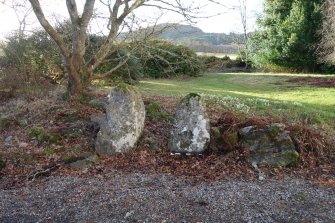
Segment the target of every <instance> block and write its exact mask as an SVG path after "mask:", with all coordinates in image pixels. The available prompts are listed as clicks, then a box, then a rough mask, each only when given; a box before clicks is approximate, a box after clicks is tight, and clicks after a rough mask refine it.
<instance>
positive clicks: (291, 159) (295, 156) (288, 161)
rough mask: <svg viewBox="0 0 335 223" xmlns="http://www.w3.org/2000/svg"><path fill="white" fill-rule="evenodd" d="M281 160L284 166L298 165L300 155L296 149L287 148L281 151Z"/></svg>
mask: <svg viewBox="0 0 335 223" xmlns="http://www.w3.org/2000/svg"><path fill="white" fill-rule="evenodd" d="M282 156H283V162H284V164H285V166H291V167H294V166H298V165H299V161H300V155H299V153H298V152H297V151H292V150H288V151H285V152H283V153H282Z"/></svg>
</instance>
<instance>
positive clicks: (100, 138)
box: [95, 85, 145, 154]
mask: <svg viewBox="0 0 335 223" xmlns="http://www.w3.org/2000/svg"><path fill="white" fill-rule="evenodd" d="M144 120H145V107H144V103H143V100H142V98H141V95H140V93H139V92H138V91H137V90H136V89H134V88H133V87H131V86H129V87H128V86H124V85H122V86H118V87H115V88H114V89H113V90H112V91H111V92H110V93H109V95H108V102H107V105H106V116H105V119H104V121H103V123H102V124H101V126H100V131H99V133H98V135H97V140H96V146H95V148H96V151H97V153H99V154H113V153H123V152H128V151H130V150H132V149H133V147H134V146H135V144H136V143H137V141H138V139H139V137H140V136H141V134H142V131H143V128H144Z"/></svg>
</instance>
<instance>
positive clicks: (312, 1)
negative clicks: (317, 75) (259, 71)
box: [250, 0, 322, 71]
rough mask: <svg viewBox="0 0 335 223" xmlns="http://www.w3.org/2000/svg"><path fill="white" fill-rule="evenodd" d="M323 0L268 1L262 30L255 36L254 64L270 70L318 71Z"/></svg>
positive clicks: (252, 42) (253, 42)
mask: <svg viewBox="0 0 335 223" xmlns="http://www.w3.org/2000/svg"><path fill="white" fill-rule="evenodd" d="M321 3H322V0H265V3H264V17H263V18H262V19H260V20H259V26H260V30H259V31H258V32H256V33H255V34H254V36H253V37H252V39H251V41H250V42H251V44H250V51H251V52H250V53H251V55H252V60H253V62H254V64H255V65H256V66H258V67H261V68H266V69H289V70H296V71H314V70H315V68H316V67H317V66H318V65H317V58H316V53H315V51H316V46H317V44H318V42H319V41H320V37H319V35H318V29H319V28H320V26H321V10H320V6H321Z"/></svg>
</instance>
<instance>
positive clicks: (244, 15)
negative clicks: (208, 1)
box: [237, 0, 249, 68]
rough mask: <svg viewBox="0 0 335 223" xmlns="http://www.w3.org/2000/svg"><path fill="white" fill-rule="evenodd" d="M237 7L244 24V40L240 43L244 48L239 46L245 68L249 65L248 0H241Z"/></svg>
mask: <svg viewBox="0 0 335 223" xmlns="http://www.w3.org/2000/svg"><path fill="white" fill-rule="evenodd" d="M237 9H238V11H239V13H240V18H241V24H242V30H243V40H242V43H239V45H242V46H243V48H242V49H241V47H239V54H240V56H241V58H242V59H243V60H244V62H245V68H247V67H248V59H249V57H248V13H247V0H239V5H238V6H237Z"/></svg>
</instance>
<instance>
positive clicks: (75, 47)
mask: <svg viewBox="0 0 335 223" xmlns="http://www.w3.org/2000/svg"><path fill="white" fill-rule="evenodd" d="M29 1H30V3H31V6H32V8H33V10H34V13H35V15H36V17H37V19H38V21H39V22H40V24H41V25H42V27H43V28H44V29H45V31H46V32H47V33H48V34H49V35H50V36H51V38H52V39H53V40H54V41H55V42H56V44H57V45H58V47H59V49H60V52H61V55H62V57H63V60H64V64H65V68H66V71H67V73H68V91H69V93H70V95H71V96H72V97H73V98H78V97H80V96H82V94H83V93H84V91H85V90H86V89H87V87H88V86H89V85H90V83H91V81H92V80H94V79H97V78H103V77H107V76H109V75H112V74H113V72H114V71H115V70H116V69H118V68H119V67H121V66H123V65H124V64H125V63H126V62H127V60H128V59H129V56H130V55H129V54H127V55H126V56H125V57H124V59H123V60H120V62H119V64H118V65H116V66H115V67H114V68H113V69H111V70H110V71H108V72H106V73H103V74H94V71H95V70H96V68H97V67H98V66H99V65H101V64H102V63H103V62H104V59H105V58H106V57H107V56H108V54H110V53H111V52H115V51H116V50H117V36H118V34H119V32H120V30H122V28H123V27H124V26H125V25H127V24H126V19H127V18H129V17H131V16H132V15H133V13H134V11H135V10H136V9H138V8H140V7H155V8H158V9H159V10H162V11H164V10H165V11H171V12H174V13H178V14H180V15H182V16H183V17H184V18H185V19H186V20H192V18H193V16H195V15H196V13H197V11H196V8H195V7H192V6H191V5H185V4H184V3H182V1H181V0H173V1H165V0H100V3H102V4H103V5H104V6H106V7H107V8H108V11H109V15H108V16H107V18H106V19H107V20H108V28H109V31H108V34H107V36H106V38H105V42H104V44H103V45H102V46H101V48H100V49H99V50H98V51H97V52H96V53H95V54H94V55H93V56H92V57H91V58H90V59H89V60H87V61H85V59H84V58H85V57H84V56H85V53H86V47H87V45H86V43H87V33H88V27H89V23H90V21H91V19H92V17H93V15H94V10H95V5H96V1H95V0H86V1H85V3H84V7H83V12H82V13H81V14H80V13H79V12H78V8H77V3H76V1H75V0H66V6H67V10H68V14H69V16H70V21H71V26H72V31H71V44H70V46H68V44H66V42H65V40H64V38H63V37H62V35H61V34H60V33H58V32H57V31H56V29H55V28H54V27H53V26H52V25H51V23H50V22H49V20H48V19H47V17H46V16H45V14H44V11H43V9H42V7H41V4H40V1H39V0H29ZM208 1H211V2H215V1H213V0H208Z"/></svg>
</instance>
